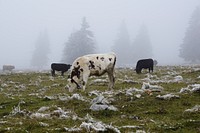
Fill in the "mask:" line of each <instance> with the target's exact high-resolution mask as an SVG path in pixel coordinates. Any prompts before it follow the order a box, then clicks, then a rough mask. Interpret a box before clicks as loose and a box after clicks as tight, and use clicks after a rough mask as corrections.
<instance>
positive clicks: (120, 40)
mask: <svg viewBox="0 0 200 133" xmlns="http://www.w3.org/2000/svg"><path fill="white" fill-rule="evenodd" d="M130 44H131V43H130V36H129V33H128V30H127V26H126V23H125V21H122V23H121V25H120V28H119V33H118V34H117V39H116V40H115V42H114V45H113V46H112V50H113V51H114V52H115V53H116V55H117V65H119V66H126V65H129V64H130V62H131V60H130V54H131V53H130V52H129V50H130Z"/></svg>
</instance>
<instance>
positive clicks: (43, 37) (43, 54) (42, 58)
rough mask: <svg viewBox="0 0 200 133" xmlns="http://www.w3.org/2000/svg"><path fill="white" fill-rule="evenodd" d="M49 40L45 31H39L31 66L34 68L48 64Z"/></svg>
mask: <svg viewBox="0 0 200 133" xmlns="http://www.w3.org/2000/svg"><path fill="white" fill-rule="evenodd" d="M49 47H50V41H49V36H48V33H47V31H44V32H41V33H40V34H39V37H38V39H37V41H36V43H35V50H34V51H33V55H32V59H31V66H32V67H35V68H40V69H41V68H43V67H45V66H47V64H48V60H49V59H48V54H49V53H50V48H49Z"/></svg>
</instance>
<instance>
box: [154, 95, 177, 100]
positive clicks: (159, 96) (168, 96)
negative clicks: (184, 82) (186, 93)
mask: <svg viewBox="0 0 200 133" xmlns="http://www.w3.org/2000/svg"><path fill="white" fill-rule="evenodd" d="M156 98H158V99H162V100H170V99H172V98H173V99H174V98H175V99H177V98H180V97H179V96H178V95H174V94H166V95H163V96H161V95H158V96H156Z"/></svg>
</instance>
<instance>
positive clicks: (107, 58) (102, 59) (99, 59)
mask: <svg viewBox="0 0 200 133" xmlns="http://www.w3.org/2000/svg"><path fill="white" fill-rule="evenodd" d="M115 62H116V55H115V54H114V53H110V54H90V55H85V56H82V57H79V58H77V59H76V60H75V61H74V62H73V64H72V66H73V67H75V68H77V67H79V66H80V67H81V68H82V69H83V70H84V71H88V72H90V75H96V74H97V75H102V74H104V73H105V72H107V71H108V70H109V69H112V68H113V67H114V65H115ZM72 69H73V68H72Z"/></svg>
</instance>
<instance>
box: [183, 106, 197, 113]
mask: <svg viewBox="0 0 200 133" xmlns="http://www.w3.org/2000/svg"><path fill="white" fill-rule="evenodd" d="M185 112H190V113H193V112H200V105H195V106H194V107H193V108H191V109H186V110H185Z"/></svg>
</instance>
